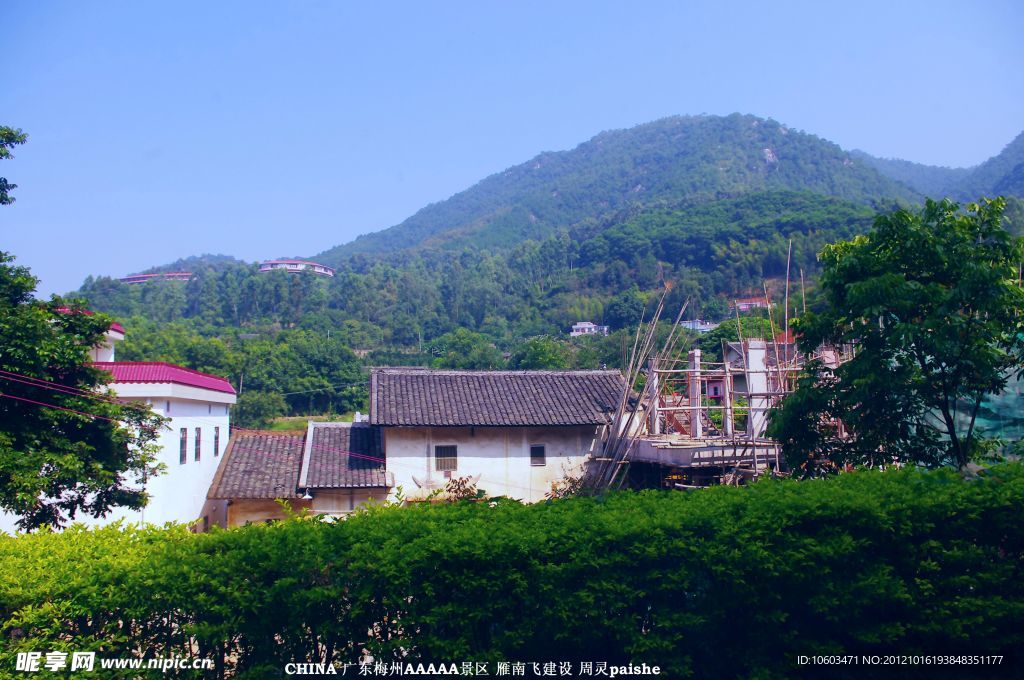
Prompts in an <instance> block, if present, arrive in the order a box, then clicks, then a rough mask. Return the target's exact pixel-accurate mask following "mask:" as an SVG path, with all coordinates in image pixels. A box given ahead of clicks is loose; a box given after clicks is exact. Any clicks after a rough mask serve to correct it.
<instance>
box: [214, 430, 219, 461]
mask: <svg viewBox="0 0 1024 680" xmlns="http://www.w3.org/2000/svg"><path fill="white" fill-rule="evenodd" d="M219 455H220V428H219V427H215V428H213V456H214V457H215V458H216V457H217V456H219Z"/></svg>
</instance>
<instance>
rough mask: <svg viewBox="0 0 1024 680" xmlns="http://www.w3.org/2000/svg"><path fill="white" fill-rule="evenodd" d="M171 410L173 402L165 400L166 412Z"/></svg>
mask: <svg viewBox="0 0 1024 680" xmlns="http://www.w3.org/2000/svg"><path fill="white" fill-rule="evenodd" d="M170 412H171V402H170V401H165V402H164V413H170Z"/></svg>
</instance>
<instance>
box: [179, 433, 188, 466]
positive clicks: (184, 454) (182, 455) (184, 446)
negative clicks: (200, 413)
mask: <svg viewBox="0 0 1024 680" xmlns="http://www.w3.org/2000/svg"><path fill="white" fill-rule="evenodd" d="M187 461H188V428H187V427H183V428H181V444H180V448H179V449H178V462H179V463H181V464H182V465H184V464H185V463H186V462H187Z"/></svg>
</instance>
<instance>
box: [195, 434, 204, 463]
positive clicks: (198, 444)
mask: <svg viewBox="0 0 1024 680" xmlns="http://www.w3.org/2000/svg"><path fill="white" fill-rule="evenodd" d="M202 444H203V428H201V427H197V428H196V460H197V461H198V460H199V450H200V449H201V448H202Z"/></svg>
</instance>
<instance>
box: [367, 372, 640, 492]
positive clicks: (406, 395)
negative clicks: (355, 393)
mask: <svg viewBox="0 0 1024 680" xmlns="http://www.w3.org/2000/svg"><path fill="white" fill-rule="evenodd" d="M623 389H625V384H624V381H623V378H622V375H621V374H620V373H619V372H618V371H456V370H428V369H422V368H380V369H375V370H374V371H373V372H372V373H371V377H370V416H369V420H370V424H371V425H375V426H378V427H380V428H381V431H382V436H383V447H384V452H385V458H386V459H387V463H386V465H387V471H388V472H390V473H392V474H393V475H394V485H395V486H394V489H393V490H392V497H394V496H395V491H397V490H398V489H399V488H400V489H401V491H402V494H403V495H404V496H405V497H406V498H413V499H414V498H417V497H423V496H426V495H429V494H430V493H431V492H432V491H434V490H436V489H441V488H443V487H444V486H445V484H447V482H448V480H449V479H453V478H463V477H465V478H469V479H470V480H472V481H474V482H475V484H476V486H477V488H478V489H481V490H484V491H486V492H487V494H488V495H490V496H508V497H511V498H517V499H520V500H523V501H526V502H535V501H539V500H543V499H544V497H545V494H547V493H548V492H550V491H551V488H552V484H555V483H556V482H559V481H562V480H564V479H565V478H566V477H567V476H576V475H579V474H580V473H581V471H582V466H583V463H584V462H585V461H586V460H587V457H588V455H590V454H592V453H594V451H595V447H596V446H597V445H598V440H599V437H600V434H601V429H602V428H603V427H604V426H605V424H606V423H607V422H608V414H609V413H610V412H611V411H613V410H614V407H615V405H617V404H618V403H619V400H620V398H621V395H622V391H623Z"/></svg>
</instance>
